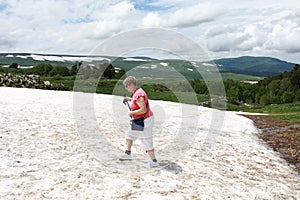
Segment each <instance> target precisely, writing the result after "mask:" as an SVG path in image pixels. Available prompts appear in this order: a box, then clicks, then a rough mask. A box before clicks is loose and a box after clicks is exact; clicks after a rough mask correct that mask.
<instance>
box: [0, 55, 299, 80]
mask: <svg viewBox="0 0 300 200" xmlns="http://www.w3.org/2000/svg"><path fill="white" fill-rule="evenodd" d="M45 62H46V63H48V64H51V65H53V66H56V65H60V66H67V67H71V66H73V65H75V64H78V63H82V62H83V63H85V64H87V65H91V66H97V65H99V64H101V63H103V62H112V64H113V66H114V67H115V68H123V69H125V70H126V71H130V70H133V71H132V72H134V73H135V74H136V75H138V76H142V77H143V76H148V77H154V78H155V77H159V78H161V77H163V78H176V77H182V76H184V77H186V78H201V75H200V74H199V72H198V71H199V70H203V69H204V70H207V69H209V67H213V66H217V67H218V69H219V70H220V72H221V73H222V75H223V77H228V74H231V75H230V77H234V74H237V75H248V76H249V77H248V76H244V77H245V79H251V80H254V79H256V78H257V77H266V76H274V75H277V74H280V73H282V72H284V71H290V70H291V69H293V67H294V63H288V62H286V61H282V60H278V59H275V58H271V57H250V56H244V57H239V58H223V59H218V60H214V61H209V62H188V61H185V60H171V59H166V60H157V59H152V58H149V57H128V58H125V57H118V58H116V57H112V56H80V55H43V54H30V53H18V54H16V53H13V54H8V53H2V54H0V66H1V65H2V66H9V65H11V64H12V63H17V64H18V65H19V66H20V67H33V66H36V65H38V64H41V63H45ZM178 72H179V73H178ZM225 74H227V75H226V76H224V75H225ZM233 79H234V78H233Z"/></svg>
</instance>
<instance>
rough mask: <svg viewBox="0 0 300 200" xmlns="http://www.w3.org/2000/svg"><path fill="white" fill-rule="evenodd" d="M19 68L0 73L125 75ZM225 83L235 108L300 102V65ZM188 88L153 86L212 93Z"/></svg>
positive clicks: (199, 86) (108, 69) (107, 67)
mask: <svg viewBox="0 0 300 200" xmlns="http://www.w3.org/2000/svg"><path fill="white" fill-rule="evenodd" d="M17 66H18V65H17V64H12V65H11V66H10V67H9V68H4V67H0V73H13V74H36V75H40V76H41V77H53V76H61V77H64V76H74V77H75V76H77V77H80V78H81V79H89V78H99V77H100V76H101V79H102V80H103V79H104V80H105V79H121V78H122V77H123V78H124V77H125V74H126V72H125V70H124V69H120V70H116V69H115V68H114V67H113V66H112V65H111V64H109V63H105V64H100V65H99V66H98V67H94V66H85V67H81V63H77V64H75V65H73V66H71V67H69V68H68V67H65V66H52V65H50V64H46V63H45V64H39V65H37V66H35V67H33V68H30V69H28V68H27V69H20V68H18V67H17ZM223 83H224V87H225V90H226V98H227V102H229V103H232V104H243V103H248V104H260V105H268V104H282V103H292V102H296V101H300V67H299V65H298V64H296V65H295V66H294V69H293V70H292V71H290V72H284V73H282V74H279V75H277V76H272V77H268V78H265V79H263V80H260V81H259V82H258V83H257V84H249V83H244V82H241V81H235V80H231V79H226V80H223ZM189 84H190V85H189V86H188V85H186V84H183V83H181V82H176V83H174V84H173V85H174V86H173V88H167V87H165V86H163V85H160V84H154V85H152V86H151V89H152V90H153V91H155V92H166V91H169V92H172V91H180V92H193V91H191V88H192V90H194V92H195V93H197V94H199V95H207V96H209V90H208V88H207V85H206V82H205V81H204V80H201V79H189ZM210 85H213V84H210ZM216 85H219V84H216ZM190 86H192V87H190ZM112 87H113V86H112Z"/></svg>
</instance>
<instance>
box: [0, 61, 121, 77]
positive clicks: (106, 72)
mask: <svg viewBox="0 0 300 200" xmlns="http://www.w3.org/2000/svg"><path fill="white" fill-rule="evenodd" d="M0 73H12V74H20V75H29V74H35V75H40V76H46V77H53V76H77V75H78V73H79V75H82V76H83V78H84V79H88V78H99V77H101V78H102V79H120V78H121V77H123V76H124V74H125V70H124V69H120V70H118V71H117V70H116V69H115V68H114V67H113V66H112V65H111V64H109V63H104V64H100V65H99V66H89V65H87V66H84V67H82V63H81V62H79V63H76V64H74V65H73V66H71V67H66V66H60V65H57V66H52V65H51V64H48V63H42V64H38V65H36V66H34V67H33V68H19V65H18V64H17V63H12V64H11V65H10V66H9V67H8V68H6V67H0Z"/></svg>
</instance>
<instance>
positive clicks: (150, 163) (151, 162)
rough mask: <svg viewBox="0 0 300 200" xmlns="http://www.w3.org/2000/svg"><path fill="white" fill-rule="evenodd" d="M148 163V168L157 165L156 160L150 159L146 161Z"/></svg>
mask: <svg viewBox="0 0 300 200" xmlns="http://www.w3.org/2000/svg"><path fill="white" fill-rule="evenodd" d="M148 165H149V167H150V168H153V167H158V166H159V164H158V162H153V161H152V160H150V161H149V162H148Z"/></svg>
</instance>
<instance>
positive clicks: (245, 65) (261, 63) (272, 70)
mask: <svg viewBox="0 0 300 200" xmlns="http://www.w3.org/2000/svg"><path fill="white" fill-rule="evenodd" d="M214 62H215V63H216V64H217V65H218V67H219V70H220V71H221V72H230V73H235V74H247V75H253V76H261V77H266V76H274V75H277V74H280V73H282V72H284V71H291V70H292V69H293V67H294V65H295V63H288V62H286V61H282V60H279V59H276V58H271V57H251V56H243V57H238V58H223V59H218V60H215V61H214Z"/></svg>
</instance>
